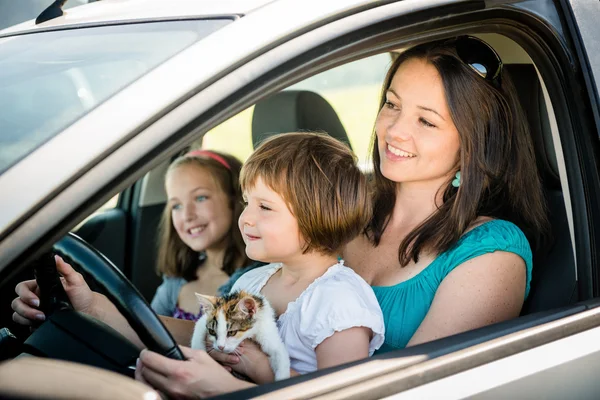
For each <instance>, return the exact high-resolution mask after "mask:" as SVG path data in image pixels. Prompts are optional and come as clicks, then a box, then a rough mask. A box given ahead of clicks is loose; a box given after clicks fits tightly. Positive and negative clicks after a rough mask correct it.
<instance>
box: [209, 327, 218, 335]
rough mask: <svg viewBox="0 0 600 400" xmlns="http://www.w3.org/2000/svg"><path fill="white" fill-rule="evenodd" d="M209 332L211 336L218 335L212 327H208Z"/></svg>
mask: <svg viewBox="0 0 600 400" xmlns="http://www.w3.org/2000/svg"><path fill="white" fill-rule="evenodd" d="M208 334H209V335H210V336H217V333H216V332H215V331H213V330H212V329H210V328H208Z"/></svg>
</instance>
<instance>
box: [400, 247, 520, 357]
mask: <svg viewBox="0 0 600 400" xmlns="http://www.w3.org/2000/svg"><path fill="white" fill-rule="evenodd" d="M525 276H526V272H525V262H524V261H523V259H522V258H521V257H520V256H518V255H516V254H514V253H509V252H503V251H496V252H494V253H488V254H484V255H481V256H479V257H475V258H473V259H471V260H469V261H467V262H465V263H463V264H461V265H459V266H458V267H456V268H455V269H454V270H453V271H452V272H451V273H450V274H448V276H447V277H446V278H445V279H444V280H443V281H442V283H441V285H440V286H439V288H438V290H437V292H436V294H435V297H434V299H433V302H432V304H431V307H430V308H429V311H428V312H427V315H426V316H425V319H424V320H423V322H421V325H420V326H419V328H418V329H417V331H416V332H415V334H414V335H413V337H412V338H411V339H410V341H409V342H408V345H407V346H414V345H416V344H420V343H425V342H429V341H432V340H435V339H439V338H442V337H446V336H450V335H454V334H457V333H460V332H465V331H468V330H471V329H476V328H480V327H482V326H486V325H490V324H493V323H495V322H500V321H504V320H508V319H511V318H516V317H518V316H519V313H520V311H521V307H522V306H523V301H524V297H525Z"/></svg>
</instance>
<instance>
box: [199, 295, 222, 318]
mask: <svg viewBox="0 0 600 400" xmlns="http://www.w3.org/2000/svg"><path fill="white" fill-rule="evenodd" d="M196 298H197V299H198V303H200V311H202V314H208V313H209V312H211V311H212V310H214V309H215V304H217V298H216V297H215V296H207V295H204V294H200V293H196Z"/></svg>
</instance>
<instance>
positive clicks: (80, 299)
mask: <svg viewBox="0 0 600 400" xmlns="http://www.w3.org/2000/svg"><path fill="white" fill-rule="evenodd" d="M54 259H55V261H56V269H57V271H58V272H59V273H60V275H61V276H62V277H61V278H60V280H61V282H62V285H63V288H64V289H65V292H66V293H67V296H68V297H69V300H70V301H71V304H72V305H73V308H74V309H75V310H76V311H79V312H82V313H85V314H89V315H94V311H96V310H95V308H96V307H95V304H96V301H97V299H96V295H97V294H96V293H94V292H92V290H91V289H90V287H89V286H88V285H87V283H86V282H85V280H84V279H83V276H82V275H81V274H80V273H79V272H77V271H75V270H74V269H73V267H71V265H69V264H68V263H66V262H65V261H64V260H63V259H62V258H61V257H60V256H55V257H54ZM15 292H16V293H17V296H18V297H17V298H16V299H14V300H13V302H12V304H11V307H12V309H13V311H14V313H13V321H15V322H16V323H18V324H21V325H31V324H32V323H33V322H34V321H43V320H44V319H45V315H44V313H43V312H41V311H40V310H39V308H38V307H39V305H40V297H39V295H40V292H39V287H38V284H37V282H36V281H35V279H32V280H29V281H23V282H20V283H19V284H18V285H17V286H16V288H15Z"/></svg>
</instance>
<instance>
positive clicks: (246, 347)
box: [209, 340, 275, 384]
mask: <svg viewBox="0 0 600 400" xmlns="http://www.w3.org/2000/svg"><path fill="white" fill-rule="evenodd" d="M237 353H238V354H239V355H234V354H226V353H221V352H218V351H211V352H210V353H209V354H210V355H211V357H212V358H214V359H215V360H217V361H218V362H219V363H221V364H223V365H224V366H225V367H226V368H228V369H229V368H231V370H233V371H235V372H237V373H239V374H242V375H245V376H247V377H248V378H250V379H252V381H254V382H255V383H259V384H260V383H267V382H273V381H274V380H275V375H274V374H273V370H272V369H271V364H270V363H269V357H268V356H267V355H266V354H265V353H263V352H262V350H261V349H260V346H259V345H258V344H257V343H256V342H254V341H253V340H244V341H243V342H242V343H241V344H240V345H239V347H238V348H237Z"/></svg>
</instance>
